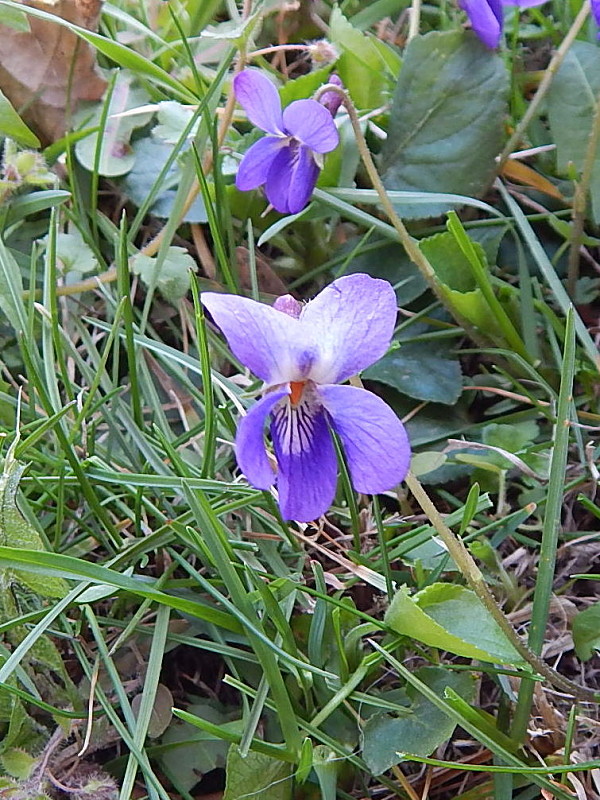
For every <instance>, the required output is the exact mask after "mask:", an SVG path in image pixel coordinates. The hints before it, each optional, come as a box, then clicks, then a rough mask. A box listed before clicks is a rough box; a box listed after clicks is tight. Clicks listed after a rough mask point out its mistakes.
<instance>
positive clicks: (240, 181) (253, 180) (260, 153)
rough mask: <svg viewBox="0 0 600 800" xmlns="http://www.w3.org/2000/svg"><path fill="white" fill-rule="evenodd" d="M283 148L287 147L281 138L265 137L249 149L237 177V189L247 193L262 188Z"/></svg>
mask: <svg viewBox="0 0 600 800" xmlns="http://www.w3.org/2000/svg"><path fill="white" fill-rule="evenodd" d="M282 147H285V139H282V138H281V137H279V136H277V137H275V136H263V138H262V139H259V140H258V142H255V143H254V144H253V145H252V147H249V148H248V150H247V151H246V153H245V155H244V158H243V159H242V163H241V164H240V166H239V168H238V171H237V175H236V176H235V185H236V186H237V188H238V189H240V190H241V191H242V192H246V191H248V190H249V189H256V188H257V187H258V186H262V185H263V183H265V181H266V180H267V175H268V174H269V170H270V169H271V166H272V164H273V161H274V160H275V157H276V156H277V153H278V152H279V151H280V150H281V148H282Z"/></svg>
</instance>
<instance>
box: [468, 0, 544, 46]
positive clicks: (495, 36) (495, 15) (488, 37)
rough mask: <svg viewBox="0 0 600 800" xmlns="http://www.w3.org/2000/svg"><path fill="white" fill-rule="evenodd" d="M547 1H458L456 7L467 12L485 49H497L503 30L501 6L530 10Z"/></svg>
mask: <svg viewBox="0 0 600 800" xmlns="http://www.w3.org/2000/svg"><path fill="white" fill-rule="evenodd" d="M545 2H547V0H459V2H458V5H459V6H460V7H461V8H462V9H463V11H466V12H467V16H468V17H469V21H470V22H471V25H472V27H473V30H474V31H475V33H476V34H477V36H478V37H479V38H480V39H481V41H482V42H483V43H484V45H485V46H486V47H489V48H491V49H493V48H495V47H498V45H499V44H500V39H501V38H502V31H503V29H504V16H503V12H502V7H503V6H519V8H532V7H533V6H541V5H542V3H545Z"/></svg>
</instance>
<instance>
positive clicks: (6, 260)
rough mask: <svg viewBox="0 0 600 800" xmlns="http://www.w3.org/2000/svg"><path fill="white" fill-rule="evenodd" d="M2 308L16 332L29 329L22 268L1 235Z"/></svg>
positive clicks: (0, 282)
mask: <svg viewBox="0 0 600 800" xmlns="http://www.w3.org/2000/svg"><path fill="white" fill-rule="evenodd" d="M0 309H1V310H2V311H3V312H4V314H5V315H6V317H7V319H8V321H9V323H10V324H11V326H12V328H13V329H14V331H15V332H16V333H20V332H21V331H25V330H26V329H27V316H26V314H25V307H24V305H23V279H22V278H21V270H20V269H19V265H18V264H17V262H16V261H15V259H14V257H13V255H12V253H11V252H10V250H9V249H8V248H7V247H6V246H5V244H4V242H3V241H2V237H0Z"/></svg>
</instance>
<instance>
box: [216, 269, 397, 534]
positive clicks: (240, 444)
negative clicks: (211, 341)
mask: <svg viewBox="0 0 600 800" xmlns="http://www.w3.org/2000/svg"><path fill="white" fill-rule="evenodd" d="M201 299H202V303H203V304H204V305H205V306H206V308H207V309H208V311H209V312H210V314H211V315H212V317H213V319H214V321H215V323H216V324H217V325H218V327H219V328H220V329H221V331H222V332H223V334H224V335H225V338H226V339H227V341H228V343H229V346H230V348H231V350H232V352H233V353H234V354H235V356H236V357H237V358H238V359H239V360H240V361H241V362H242V363H243V364H245V365H246V366H247V367H248V368H249V369H251V370H252V372H254V373H255V374H256V375H258V377H259V378H261V379H262V380H263V381H264V382H265V395H264V397H263V398H262V399H261V400H259V401H258V402H257V403H256V405H254V406H253V407H252V408H251V409H250V411H249V412H248V413H247V414H246V416H245V417H243V418H242V420H241V421H240V424H239V427H238V432H237V436H236V441H235V449H236V457H237V462H238V465H239V467H240V469H241V471H242V472H243V473H244V475H245V476H246V478H247V479H248V481H249V482H250V483H251V484H252V485H253V486H255V487H256V488H257V489H269V488H271V486H273V485H274V483H275V482H277V489H278V492H279V505H280V507H281V513H282V514H283V516H284V517H285V518H286V519H294V520H298V521H299V522H309V521H310V520H314V519H316V518H317V517H320V516H321V515H322V514H324V513H325V512H326V511H327V509H328V508H329V506H330V505H331V503H332V501H333V498H334V496H335V490H336V484H337V459H336V454H335V448H334V445H333V438H332V431H334V432H335V433H336V434H337V435H338V436H339V438H340V440H341V443H342V446H343V448H344V452H345V456H346V463H347V464H348V469H349V471H350V477H351V479H352V483H353V485H354V488H355V489H356V490H357V491H359V492H364V493H368V494H375V493H378V492H384V491H387V490H388V489H392V488H393V487H394V486H396V484H398V483H399V482H400V481H402V480H403V479H404V477H405V476H406V473H407V471H408V467H409V463H410V445H409V443H408V438H407V435H406V431H405V430H404V426H403V425H402V423H401V422H400V420H399V419H398V417H397V416H396V414H395V413H394V412H393V411H392V409H391V408H390V407H389V406H388V405H387V404H386V403H384V401H383V400H382V399H381V398H379V397H377V395H374V394H372V393H371V392H368V391H366V390H365V389H359V388H357V387H355V386H337V385H336V384H339V383H342V382H344V381H347V380H348V378H350V377H351V376H352V375H355V374H356V373H358V372H360V371H361V370H363V369H365V368H366V367H368V366H369V365H370V364H372V363H373V362H375V361H377V360H378V359H379V358H381V357H382V356H383V355H384V354H385V352H386V351H387V349H388V347H389V344H390V340H391V337H392V333H393V331H394V326H395V323H396V296H395V294H394V290H393V289H392V287H391V285H390V284H389V283H388V282H387V281H383V280H379V279H376V278H371V277H370V276H369V275H363V274H360V273H357V274H355V275H347V276H345V277H343V278H339V279H338V280H335V281H333V283H332V284H331V285H330V286H328V287H327V288H325V289H324V290H323V291H322V292H321V293H320V294H318V295H317V296H316V297H315V298H314V299H313V300H311V301H310V302H309V303H307V304H306V305H304V306H303V305H301V304H300V303H299V302H298V301H297V300H295V299H294V298H293V297H291V296H290V295H284V296H283V297H280V298H278V299H277V300H276V302H275V305H274V306H272V307H271V306H267V305H263V304H261V303H257V302H255V301H254V300H250V299H248V298H246V297H238V296H236V295H226V294H216V293H213V292H203V293H202V296H201ZM269 416H270V429H271V437H272V439H273V449H274V451H275V458H276V460H277V466H278V472H277V476H275V473H274V471H273V469H272V467H271V465H270V463H269V459H268V456H267V452H266V449H265V441H264V426H265V422H266V420H267V417H269Z"/></svg>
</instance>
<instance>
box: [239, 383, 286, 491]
mask: <svg viewBox="0 0 600 800" xmlns="http://www.w3.org/2000/svg"><path fill="white" fill-rule="evenodd" d="M287 394H289V388H287V387H286V388H285V389H281V390H279V391H274V392H269V393H268V394H266V395H265V396H264V397H263V398H262V400H259V401H258V403H256V405H254V406H252V408H251V409H250V411H249V412H248V413H247V414H246V416H245V417H242V419H241V420H240V422H239V425H238V429H237V434H236V437H235V457H236V459H237V462H238V466H239V468H240V470H241V472H242V473H243V474H244V475H245V476H246V478H247V480H248V483H250V484H252V486H254V487H255V488H256V489H270V488H271V486H273V484H274V483H275V472H274V470H273V468H272V467H271V464H270V463H269V459H268V457H267V451H266V449H265V436H264V427H265V422H266V419H267V416H268V415H269V413H270V412H271V410H272V409H273V406H274V405H276V404H277V403H278V402H279V401H280V400H282V399H283V398H284V397H285V396H286V395H287Z"/></svg>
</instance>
